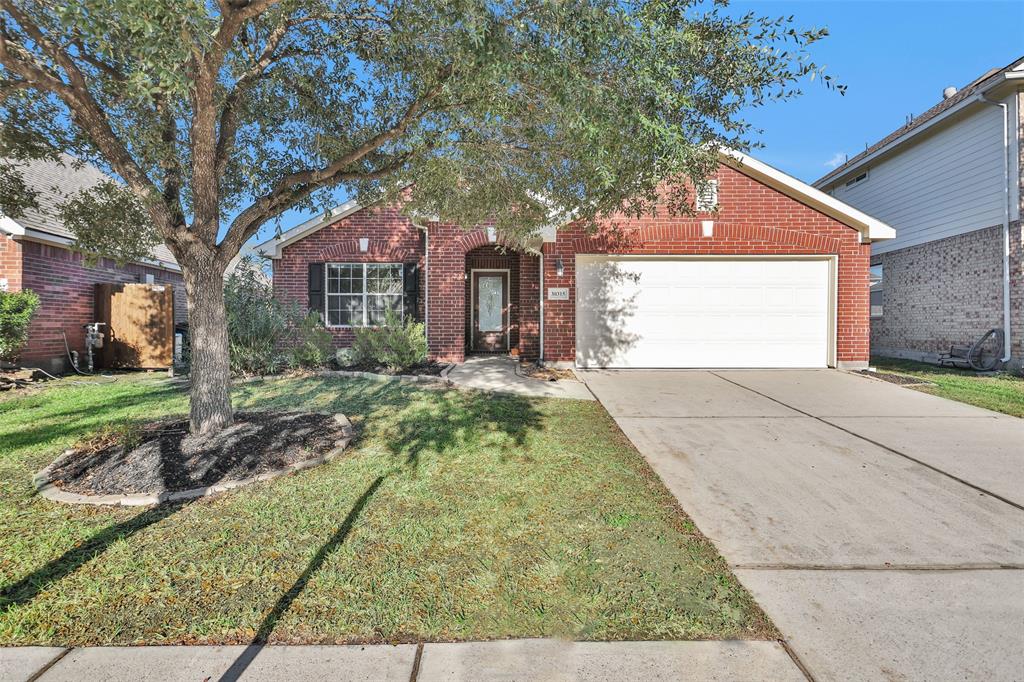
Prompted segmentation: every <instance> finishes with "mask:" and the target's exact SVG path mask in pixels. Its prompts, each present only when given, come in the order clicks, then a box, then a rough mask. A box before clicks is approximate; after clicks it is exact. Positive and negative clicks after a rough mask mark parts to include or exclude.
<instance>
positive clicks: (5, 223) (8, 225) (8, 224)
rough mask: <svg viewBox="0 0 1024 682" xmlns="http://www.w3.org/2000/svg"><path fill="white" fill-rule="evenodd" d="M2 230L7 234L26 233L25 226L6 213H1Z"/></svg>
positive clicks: (20, 234)
mask: <svg viewBox="0 0 1024 682" xmlns="http://www.w3.org/2000/svg"><path fill="white" fill-rule="evenodd" d="M0 230H2V231H3V232H6V233H7V234H12V235H16V236H22V235H24V234H25V228H24V227H23V226H22V225H20V224H18V223H17V222H16V221H15V220H14V219H13V218H8V217H7V216H5V215H0Z"/></svg>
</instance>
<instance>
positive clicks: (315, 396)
mask: <svg viewBox="0 0 1024 682" xmlns="http://www.w3.org/2000/svg"><path fill="white" fill-rule="evenodd" d="M237 395H238V397H239V398H240V399H241V400H240V402H242V403H248V404H250V405H253V404H258V405H259V406H260V407H261V408H290V409H327V410H332V411H339V412H343V413H344V414H346V415H347V416H348V417H349V418H352V419H353V420H354V421H357V422H359V427H360V428H361V430H362V433H361V435H360V439H361V440H375V439H376V440H381V441H383V444H384V447H385V448H386V449H387V450H388V451H389V452H390V453H391V454H393V455H396V456H398V457H401V458H403V459H404V461H405V464H407V465H410V466H412V467H414V468H415V467H416V466H417V465H418V464H419V461H420V458H421V456H422V454H423V453H424V452H432V453H436V454H439V455H444V454H445V453H448V452H451V451H453V450H454V449H458V448H461V447H466V446H475V447H478V448H479V449H480V450H481V451H487V452H491V453H493V452H497V453H499V454H500V455H502V456H506V455H509V454H512V453H513V452H516V451H522V449H523V446H524V445H525V443H526V438H527V436H528V435H529V433H530V432H531V431H539V430H541V429H542V428H543V415H542V413H541V412H540V411H539V410H538V409H537V399H534V398H529V397H525V396H519V395H515V394H504V393H490V392H486V391H466V390H460V389H454V388H440V387H436V388H435V387H422V386H409V385H402V384H398V383H394V382H386V383H383V382H373V381H368V380H364V379H350V378H317V379H307V380H305V381H303V382H302V383H301V384H299V385H295V384H290V385H285V384H281V385H273V384H270V385H263V386H252V385H244V387H243V388H241V390H240V391H239V392H238V393H237Z"/></svg>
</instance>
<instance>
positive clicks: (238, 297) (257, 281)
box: [224, 258, 298, 374]
mask: <svg viewBox="0 0 1024 682" xmlns="http://www.w3.org/2000/svg"><path fill="white" fill-rule="evenodd" d="M224 304H225V306H226V307H227V312H228V345H229V348H230V352H231V372H232V373H233V374H273V373H275V372H278V371H280V370H281V369H283V368H284V366H285V365H286V364H287V361H288V357H287V355H283V354H282V353H281V347H282V346H283V345H284V342H285V341H286V340H287V339H288V337H289V336H290V334H291V327H292V325H293V320H295V318H296V317H297V316H298V306H297V305H295V304H285V303H282V302H280V301H278V300H277V299H275V298H274V292H273V289H272V288H271V286H270V284H269V282H268V281H267V278H266V277H265V276H264V275H263V273H262V272H261V271H260V269H259V267H258V266H257V265H256V264H255V263H254V262H253V261H252V260H251V259H249V258H246V259H244V260H243V261H242V262H241V263H239V265H238V267H236V268H235V271H234V272H233V273H232V274H231V276H230V277H228V279H227V281H226V282H225V283H224Z"/></svg>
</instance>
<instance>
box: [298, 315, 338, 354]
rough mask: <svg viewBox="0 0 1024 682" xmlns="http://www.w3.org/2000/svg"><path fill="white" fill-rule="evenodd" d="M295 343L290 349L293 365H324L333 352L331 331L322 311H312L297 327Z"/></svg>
mask: <svg viewBox="0 0 1024 682" xmlns="http://www.w3.org/2000/svg"><path fill="white" fill-rule="evenodd" d="M295 336H296V339H295V345H294V346H292V348H291V351H290V357H291V364H292V366H293V367H322V366H323V365H325V364H327V361H328V360H329V359H330V358H331V355H332V354H333V351H332V343H331V341H332V339H331V333H330V332H329V331H327V329H326V328H325V327H324V321H323V318H321V317H320V313H318V312H315V311H310V313H309V314H308V315H306V316H305V317H303V318H302V319H301V320H299V323H298V325H296V328H295Z"/></svg>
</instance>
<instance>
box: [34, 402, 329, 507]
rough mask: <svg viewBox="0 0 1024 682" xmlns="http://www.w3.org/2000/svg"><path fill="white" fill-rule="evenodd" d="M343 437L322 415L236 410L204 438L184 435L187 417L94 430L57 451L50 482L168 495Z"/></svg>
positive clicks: (292, 459) (285, 460) (275, 465)
mask: <svg viewBox="0 0 1024 682" xmlns="http://www.w3.org/2000/svg"><path fill="white" fill-rule="evenodd" d="M344 437H345V433H344V431H343V429H342V426H341V425H339V424H338V422H337V421H335V419H334V416H333V415H330V414H319V413H309V412H239V413H236V414H235V423H234V424H233V425H232V426H230V427H228V428H226V429H224V430H223V431H221V432H219V433H216V434H214V435H212V436H191V435H189V433H188V421H186V420H176V421H163V422H155V423H152V424H148V425H146V426H144V427H143V428H142V429H141V430H140V431H138V432H128V433H122V434H120V435H117V436H110V435H100V436H98V437H96V438H94V439H93V440H92V441H89V442H85V443H83V444H81V445H80V446H79V447H78V448H76V449H75V450H74V451H72V452H71V453H69V454H67V455H62V456H61V458H60V459H59V460H58V463H57V465H56V466H55V467H54V468H53V469H52V470H51V480H52V481H54V483H55V484H56V485H57V486H58V487H60V488H62V489H64V490H68V491H71V492H75V493H81V494H84V495H130V494H140V493H141V494H151V493H161V492H176V491H180V490H189V489H191V488H202V487H206V486H211V485H216V484H218V483H220V482H223V481H227V480H234V479H241V478H248V477H250V476H256V475H258V474H262V473H266V472H268V471H273V470H275V469H281V468H283V467H286V466H288V465H290V464H295V463H296V462H301V461H303V460H307V459H312V458H314V457H319V456H322V455H325V454H327V453H328V452H330V451H331V450H334V449H335V448H336V447H338V441H340V440H342V439H343V438H344Z"/></svg>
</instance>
